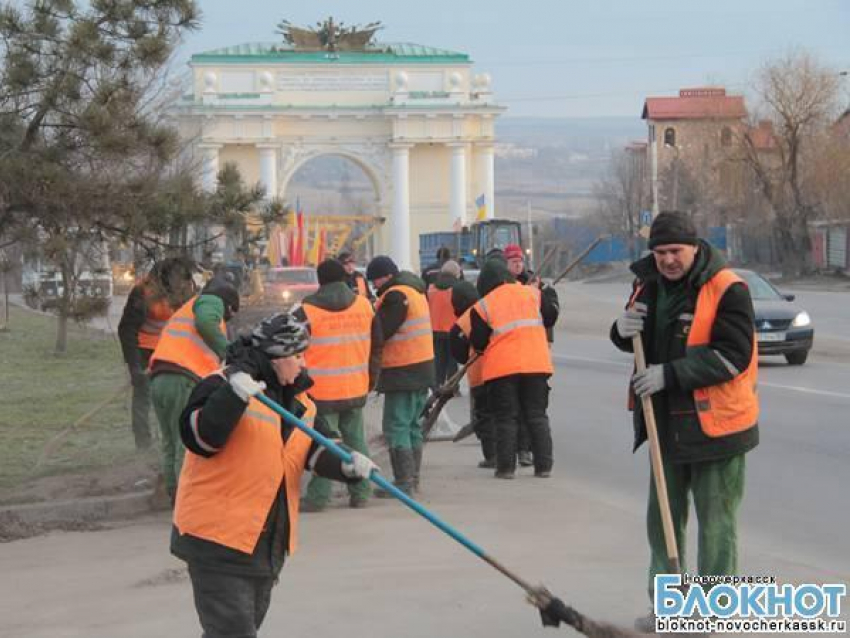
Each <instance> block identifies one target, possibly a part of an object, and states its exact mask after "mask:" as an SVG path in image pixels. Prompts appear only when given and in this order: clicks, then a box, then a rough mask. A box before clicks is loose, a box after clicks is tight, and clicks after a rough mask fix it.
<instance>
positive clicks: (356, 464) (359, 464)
mask: <svg viewBox="0 0 850 638" xmlns="http://www.w3.org/2000/svg"><path fill="white" fill-rule="evenodd" d="M340 469H341V470H342V473H343V475H344V476H345V477H346V478H350V479H354V478H356V479H368V478H369V475H370V474H371V473H372V470H376V471H378V472H380V471H381V468H380V467H378V465H377V464H376V463H375V462H374V461H372V459H370V458H369V457H368V456H366V455H365V454H360V452H351V463H343V464H342V465H341V466H340Z"/></svg>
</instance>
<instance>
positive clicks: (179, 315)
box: [150, 297, 226, 378]
mask: <svg viewBox="0 0 850 638" xmlns="http://www.w3.org/2000/svg"><path fill="white" fill-rule="evenodd" d="M196 300H197V297H192V298H191V299H190V300H189V301H187V302H186V303H185V304H183V305H182V306H181V307H180V309H179V310H178V311H177V312H175V313H174V315H173V316H172V317H171V319H169V320H168V323H167V324H166V325H165V328H164V329H163V331H162V334H160V337H159V343H158V344H157V346H156V349H155V350H154V352H153V355H152V356H151V362H150V367H153V365H154V363H155V362H157V361H163V362H168V363H172V364H174V365H177V366H180V367H181V368H184V369H186V370H188V371H189V372H191V373H193V374H194V375H195V376H197V377H199V378H203V377H205V376H207V375H208V374H210V373H211V372H213V371H215V370H216V369H217V368H218V367H219V364H220V361H219V358H218V355H216V353H215V352H214V351H213V350H212V349H211V348H210V347H209V346H208V345H207V344H206V342H205V341H204V339H203V337H201V335H200V334H199V333H198V331H197V329H196V328H195V312H194V310H193V306H194V305H195V301H196ZM219 328H220V330H221V332H222V334H225V330H226V328H225V325H224V321H222V322H221V324H220V326H219Z"/></svg>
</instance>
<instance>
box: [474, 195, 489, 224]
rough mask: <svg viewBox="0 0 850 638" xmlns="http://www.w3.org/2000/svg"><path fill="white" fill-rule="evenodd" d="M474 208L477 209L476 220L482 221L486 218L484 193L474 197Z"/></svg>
mask: <svg viewBox="0 0 850 638" xmlns="http://www.w3.org/2000/svg"><path fill="white" fill-rule="evenodd" d="M475 208H477V209H478V216H477V217H476V219H477V220H478V221H480V222H482V221H484V220H485V219H487V197H486V196H485V195H484V193H481V194H480V195H479V196H478V197H476V198H475Z"/></svg>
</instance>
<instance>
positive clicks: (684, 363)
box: [610, 241, 759, 463]
mask: <svg viewBox="0 0 850 638" xmlns="http://www.w3.org/2000/svg"><path fill="white" fill-rule="evenodd" d="M699 246H700V249H699V252H698V253H697V257H696V259H695V260H694V265H693V266H692V268H691V271H690V272H689V273H688V275H687V276H686V277H685V278H684V279H682V280H681V281H679V282H669V281H667V280H665V279H664V278H663V277H662V276H661V275H660V274H659V273H658V270H657V269H656V267H655V258H654V257H653V256H652V255H649V256H647V257H645V258H643V259H640V260H638V261H636V262H635V263H633V264H632V266H631V270H632V272H633V273H634V274H635V276H636V277H637V279H636V281H635V287H637V286H638V285H641V286H642V289H641V291H640V293H639V294H638V297H637V299H636V301H639V302H642V303H645V304H646V305H647V311H648V312H647V317H646V320H645V322H644V331H643V333H641V338H642V341H643V347H644V351H645V353H646V360H647V364H662V365H664V380H665V388H664V390H662V391H661V392H658V393H656V394H654V395H653V397H652V405H653V409H654V412H655V420H656V423H657V426H658V437H659V441H660V443H661V450H662V453H663V454H664V456H665V459H667V460H669V461H672V462H674V463H692V462H699V461H710V460H718V459H724V458H729V457H731V456H735V455H737V454H741V453H744V452H747V451H749V450H751V449H752V448H754V447H755V446H756V445H758V441H759V432H758V425H757V424H754V426H753V427H752V428H749V429H747V430H744V431H743V432H739V433H737V434H732V435H729V436H723V437H718V438H711V437H708V436H707V435H705V434H704V433H703V431H702V428H701V427H700V423H699V417H698V416H697V412H696V406H695V405H694V399H693V391H694V390H695V389H697V388H704V387H708V386H712V385H719V384H721V383H725V382H726V381H729V380H731V379H732V378H734V377H735V376H736V374H739V373H740V371H743V370H745V369H746V368H747V366H748V365H749V363H750V359H751V357H752V353H753V344H754V340H753V336H754V331H755V327H754V319H753V305H752V300H751V298H750V293H749V290H748V289H747V287H746V285H745V284H743V283H741V284H733V285H732V286H730V287H729V289H728V290H727V291H726V293H725V294H724V295H723V298H722V299H721V300H720V303H719V305H718V309H717V316H716V318H715V320H714V324H713V326H712V330H711V341H710V342H709V343H708V344H706V345H702V346H695V347H688V346H687V338H688V331H689V329H690V325H691V323H692V322H693V316H694V311H695V310H696V301H697V295H698V294H699V291H700V288H701V287H702V286H703V285H704V284H705V283H706V282H707V281H708V280H709V279H711V278H712V277H713V276H714V275H715V274H717V273H718V272H719V271H720V270H722V269H724V268H726V267H727V266H726V262H725V259H724V258H723V255H722V254H720V253H719V252H717V251H716V250H715V249H714V248H713V247H712V246H711V245H710V244H709V243H707V242H703V241H701V242H700V245H699ZM610 334H611V341H612V342H613V343H614V345H616V346H617V347H618V348H619V349H620V350H623V351H625V352H632V351H633V349H632V342H631V339H623V338H622V337H621V336H620V334H619V333H618V332H617V324H616V323H614V325H612V326H611V333H610ZM633 421H634V430H635V446H634V447H635V449H637V448H638V447H639V446H640V445H641V444H642V443H643V441H645V440H646V424H645V422H644V417H643V410H642V408H641V403H640V401H639V400H636V401H635V406H634V415H633Z"/></svg>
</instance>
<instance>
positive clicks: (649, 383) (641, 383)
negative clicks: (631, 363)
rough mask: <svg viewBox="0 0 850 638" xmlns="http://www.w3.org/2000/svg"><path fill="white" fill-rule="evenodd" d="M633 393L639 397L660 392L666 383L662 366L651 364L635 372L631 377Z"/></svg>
mask: <svg viewBox="0 0 850 638" xmlns="http://www.w3.org/2000/svg"><path fill="white" fill-rule="evenodd" d="M632 384H633V386H634V389H635V394H636V395H638V396H639V397H648V396H652V395H653V394H655V393H656V392H661V391H662V390H663V389H664V387H665V385H666V384H667V382H666V380H665V378H664V366H663V365H662V364H652V365H650V366H649V367H648V368H647V369H646V370H643V371H641V372H636V373H635V375H634V376H633V377H632Z"/></svg>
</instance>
